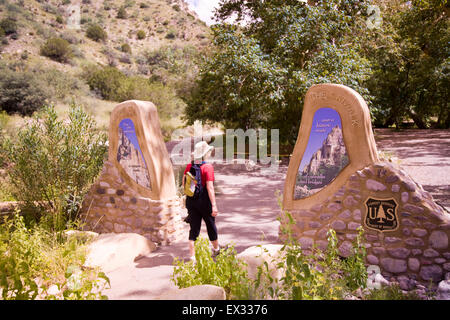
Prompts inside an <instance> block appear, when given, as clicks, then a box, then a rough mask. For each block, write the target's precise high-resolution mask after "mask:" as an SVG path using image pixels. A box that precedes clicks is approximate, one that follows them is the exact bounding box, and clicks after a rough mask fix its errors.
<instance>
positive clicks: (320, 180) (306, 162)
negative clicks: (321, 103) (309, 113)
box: [294, 108, 349, 199]
mask: <svg viewBox="0 0 450 320" xmlns="http://www.w3.org/2000/svg"><path fill="white" fill-rule="evenodd" d="M348 161H349V160H348V155H347V150H346V148H345V144H344V138H343V135H342V124H341V117H340V116H339V114H338V112H337V111H336V110H334V109H331V108H321V109H319V110H317V111H316V113H315V114H314V119H313V125H312V128H311V132H310V135H309V140H308V145H307V147H306V150H305V153H304V155H303V157H302V161H301V163H300V166H299V169H298V174H297V180H296V185H295V191H294V199H301V198H305V197H308V196H310V195H312V194H314V193H316V192H318V191H320V190H321V189H322V188H324V187H325V186H327V185H328V184H329V183H330V182H331V181H333V179H334V178H336V176H337V175H338V174H339V172H341V170H342V169H343V168H344V167H345V166H346V165H347V164H348Z"/></svg>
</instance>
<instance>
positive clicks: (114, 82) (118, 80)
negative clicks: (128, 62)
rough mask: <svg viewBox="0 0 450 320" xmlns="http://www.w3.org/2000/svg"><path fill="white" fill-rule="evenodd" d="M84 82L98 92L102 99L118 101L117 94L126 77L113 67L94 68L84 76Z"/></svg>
mask: <svg viewBox="0 0 450 320" xmlns="http://www.w3.org/2000/svg"><path fill="white" fill-rule="evenodd" d="M85 77H86V82H87V84H88V85H89V87H90V88H91V90H94V91H96V92H98V93H99V94H100V95H101V96H102V97H103V98H104V99H107V100H113V101H118V96H117V92H118V90H119V88H120V87H121V86H122V82H123V81H124V80H125V78H126V76H125V75H124V74H123V73H122V72H120V70H118V69H117V68H114V67H110V66H107V67H104V68H96V69H95V70H90V73H89V74H86V75H85Z"/></svg>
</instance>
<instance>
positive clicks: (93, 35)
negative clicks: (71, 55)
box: [86, 24, 108, 42]
mask: <svg viewBox="0 0 450 320" xmlns="http://www.w3.org/2000/svg"><path fill="white" fill-rule="evenodd" d="M86 37H88V38H90V39H92V40H94V41H97V42H99V41H104V40H106V38H107V37H108V34H107V33H106V31H105V30H104V29H103V28H102V27H101V26H100V25H98V24H91V25H90V26H89V27H88V28H87V30H86Z"/></svg>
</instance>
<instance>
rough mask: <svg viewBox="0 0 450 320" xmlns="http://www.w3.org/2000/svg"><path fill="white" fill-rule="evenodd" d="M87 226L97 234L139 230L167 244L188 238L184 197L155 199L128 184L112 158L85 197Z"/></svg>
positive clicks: (151, 238)
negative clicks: (183, 219)
mask: <svg viewBox="0 0 450 320" xmlns="http://www.w3.org/2000/svg"><path fill="white" fill-rule="evenodd" d="M81 215H82V219H83V221H85V222H86V225H85V229H86V230H92V231H95V232H98V233H111V232H113V233H129V232H133V233H138V234H141V235H143V236H145V237H146V238H147V239H149V240H151V241H153V242H155V243H158V244H163V245H167V244H170V243H173V242H177V241H179V240H181V239H184V238H186V234H187V231H186V226H187V224H186V223H184V222H183V221H182V216H184V215H186V213H185V209H183V206H182V202H181V199H180V198H178V197H175V198H173V199H164V200H152V199H150V198H146V197H142V196H141V195H139V194H138V192H137V191H135V190H133V189H131V188H130V187H129V186H128V185H126V184H125V183H124V181H123V179H122V178H121V177H120V175H119V172H118V170H117V169H116V168H115V167H114V166H113V164H112V163H111V162H109V161H106V162H105V164H104V166H103V171H102V173H101V175H100V177H99V178H98V179H97V181H96V182H95V183H94V184H93V185H92V187H91V189H90V191H89V192H88V194H87V195H86V197H85V199H84V200H83V208H82V212H81Z"/></svg>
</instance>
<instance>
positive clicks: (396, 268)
mask: <svg viewBox="0 0 450 320" xmlns="http://www.w3.org/2000/svg"><path fill="white" fill-rule="evenodd" d="M381 265H382V266H383V268H384V269H386V271H388V272H392V273H401V272H405V271H406V269H407V267H406V261H405V260H401V259H392V258H383V259H381Z"/></svg>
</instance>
